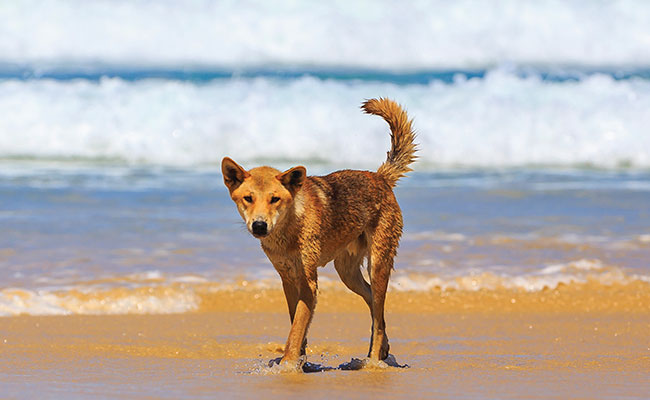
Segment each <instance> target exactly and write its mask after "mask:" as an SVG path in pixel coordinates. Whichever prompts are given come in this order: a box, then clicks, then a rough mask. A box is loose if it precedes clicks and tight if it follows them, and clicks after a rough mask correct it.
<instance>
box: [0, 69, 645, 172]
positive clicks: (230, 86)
mask: <svg viewBox="0 0 650 400" xmlns="http://www.w3.org/2000/svg"><path fill="white" fill-rule="evenodd" d="M375 96H389V97H392V98H395V99H397V100H398V101H400V102H401V103H403V104H404V105H406V106H407V108H408V111H409V112H410V114H411V115H413V116H414V117H415V127H416V128H417V131H418V141H419V142H420V152H419V156H420V157H421V159H420V162H419V163H418V164H417V166H416V167H419V168H425V167H426V165H427V164H429V165H430V164H431V163H435V164H438V165H441V164H442V165H458V164H460V165H474V166H518V165H527V164H552V165H574V164H582V163H587V164H592V165H596V166H604V167H612V166H617V165H619V164H626V165H629V164H631V165H633V166H640V167H648V166H650V133H648V132H649V131H648V129H647V127H648V126H650V113H648V111H647V110H648V109H650V81H647V80H635V79H632V80H624V81H616V80H614V79H613V78H611V77H609V76H604V75H594V76H591V77H588V78H585V79H583V80H581V81H577V82H563V83H558V82H548V81H542V80H541V79H539V78H537V77H535V76H531V77H527V78H523V77H520V76H517V75H516V74H513V73H510V72H508V71H506V70H495V71H492V72H490V73H489V74H488V75H487V76H486V77H485V78H484V79H471V80H463V79H458V80H457V81H456V82H455V83H454V84H451V85H445V84H441V83H432V84H430V85H402V86H396V85H392V84H387V83H368V82H366V83H362V82H357V83H344V82H340V81H322V80H318V79H313V78H300V79H295V80H291V81H278V80H273V79H266V78H259V79H243V80H238V79H234V80H221V81H213V82H211V83H208V84H204V85H195V84H192V83H189V82H177V81H158V80H148V81H140V82H136V83H130V82H126V81H123V80H120V79H104V80H101V81H100V82H99V83H92V82H88V81H72V82H57V81H25V82H21V81H4V82H0V110H2V118H0V157H16V156H27V157H37V158H48V157H54V158H57V157H64V158H65V157H72V158H75V157H79V158H91V159H93V158H109V159H121V160H125V161H128V162H146V163H156V164H164V165H198V164H205V163H208V164H210V163H217V162H219V160H220V159H221V157H222V156H223V155H230V156H233V157H235V158H236V159H237V160H238V161H241V162H244V163H247V164H251V163H257V162H260V161H269V160H270V161H275V162H277V161H281V160H291V161H292V162H296V161H305V160H306V161H311V162H312V163H314V162H315V161H323V162H328V163H333V164H340V165H345V166H350V167H355V166H364V167H367V168H376V166H377V165H378V164H379V163H380V162H381V161H382V160H383V159H384V158H385V152H386V149H387V148H388V146H389V139H388V134H387V126H386V124H385V123H384V122H383V121H381V119H380V118H377V117H371V116H367V115H363V114H362V113H361V112H360V111H359V108H358V106H359V103H360V102H361V101H362V100H363V99H365V98H369V97H375ZM262 143H263V145H261V144H262Z"/></svg>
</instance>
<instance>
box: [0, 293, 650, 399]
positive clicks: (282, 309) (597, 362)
mask: <svg viewBox="0 0 650 400" xmlns="http://www.w3.org/2000/svg"><path fill="white" fill-rule="evenodd" d="M556 292H557V293H556V294H553V293H552V291H549V293H548V299H547V300H546V301H544V302H543V306H542V302H541V300H539V299H541V298H542V297H541V296H539V293H537V294H530V293H518V294H517V296H516V297H512V295H513V293H502V295H496V294H495V293H487V292H486V293H474V292H466V293H460V294H459V293H455V294H454V295H455V297H454V296H441V295H440V293H434V292H431V293H426V294H423V293H419V294H414V293H409V292H396V291H391V292H389V296H388V301H387V305H388V310H387V316H386V319H387V328H388V334H389V337H390V343H391V353H392V354H394V355H395V357H396V360H397V362H398V363H400V364H408V365H409V366H410V368H406V369H399V368H388V369H386V370H381V371H379V370H362V371H339V370H334V371H326V372H320V373H313V374H297V373H289V374H271V373H270V372H271V371H270V370H269V369H268V368H267V367H266V366H265V365H266V363H267V362H268V360H270V359H273V358H276V357H278V356H279V355H280V354H281V352H282V348H283V345H284V340H285V339H286V334H287V332H288V330H289V318H288V315H287V312H286V305H285V304H284V299H283V296H282V293H281V290H278V289H267V290H258V291H253V290H250V289H247V290H239V291H232V292H231V293H229V294H228V295H225V294H226V293H221V295H222V296H219V297H218V298H219V302H217V303H213V304H209V305H206V308H204V309H203V311H197V312H191V313H183V314H158V315H70V316H16V317H3V318H0V321H1V322H2V323H1V325H0V326H1V328H0V357H1V358H2V359H3V363H2V364H1V365H0V386H4V387H7V388H8V392H7V395H8V396H9V397H11V396H12V393H13V394H15V395H16V396H18V395H20V396H24V395H26V394H34V395H41V396H43V397H44V398H55V397H68V398H76V397H78V398H83V397H87V396H88V395H89V394H93V395H97V396H99V397H115V396H120V397H125V398H138V399H139V398H151V397H157V398H178V397H187V396H192V397H196V398H210V397H213V396H214V395H215V394H222V395H228V396H230V397H235V398H247V397H251V396H253V397H254V396H259V395H260V394H261V393H267V392H268V393H273V394H274V395H280V396H284V397H286V398H297V397H304V396H305V395H307V394H309V396H310V397H311V398H327V397H331V396H333V395H336V396H345V397H351V398H364V397H367V395H368V394H370V393H381V394H383V395H386V394H390V395H392V396H397V397H401V396H410V397H416V398H421V397H430V396H433V395H435V397H440V398H458V397H465V398H477V399H485V398H494V397H499V398H566V397H576V396H577V397H587V398H621V397H628V398H639V399H640V398H644V397H646V396H647V393H648V391H649V390H650V383H648V381H647V376H648V374H649V373H650V343H649V342H648V336H647V332H648V331H649V329H650V310H649V306H650V301H649V300H648V299H649V297H650V294H649V293H650V291H648V290H647V286H645V285H644V284H639V286H638V287H635V288H630V287H623V288H622V287H616V286H609V287H603V288H600V291H593V290H580V289H578V288H576V287H568V288H558V289H557V290H556ZM256 295H257V296H256ZM533 295H535V296H536V297H535V298H537V299H538V300H539V301H538V302H537V303H535V302H534V301H532V300H531V298H532V296H533ZM509 296H510V297H509ZM319 298H320V301H319V304H318V306H317V308H316V315H315V317H314V321H313V323H312V326H311V328H310V331H309V336H308V337H309V344H308V350H307V360H308V361H309V362H312V363H318V364H322V365H323V366H329V367H336V366H338V365H339V364H342V363H346V362H349V361H350V360H351V359H352V358H363V357H364V356H365V354H366V352H367V346H368V338H369V332H370V316H369V315H368V311H367V309H366V305H365V303H363V302H362V300H361V299H360V298H358V296H356V295H354V294H352V293H349V292H344V291H342V290H331V289H330V288H324V289H323V290H322V291H321V295H320V296H319ZM450 298H452V299H453V301H450ZM444 299H446V301H445V303H442V300H444ZM468 299H473V300H471V303H470V304H473V305H474V306H473V307H470V308H466V307H464V306H463V304H467V303H464V302H465V301H467V300H468ZM512 299H515V302H514V303H513V302H512V301H511V300H512ZM592 301H593V303H592ZM549 304H550V305H551V306H549ZM226 305H227V306H228V307H229V308H228V310H226V309H225V308H224V307H226ZM217 309H218V311H216V310H217ZM124 388H128V390H127V391H126V392H123V390H125V389H124ZM126 394H128V395H126ZM298 394H301V395H298Z"/></svg>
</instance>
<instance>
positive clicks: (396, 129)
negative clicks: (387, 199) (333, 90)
mask: <svg viewBox="0 0 650 400" xmlns="http://www.w3.org/2000/svg"><path fill="white" fill-rule="evenodd" d="M361 109H362V110H363V111H365V112H366V113H367V114H374V115H379V116H380V117H382V118H383V119H384V120H386V122H388V125H389V126H390V141H391V147H390V151H389V152H388V153H387V157H386V161H385V162H384V163H383V164H382V165H381V166H380V167H379V168H378V169H377V173H378V174H380V175H383V176H384V178H385V179H386V180H387V181H388V182H389V183H390V185H391V186H395V184H396V183H397V181H398V180H399V178H401V177H403V176H405V175H406V173H407V172H409V171H412V169H411V168H410V167H409V165H410V164H411V163H413V162H414V161H415V160H416V159H417V156H416V155H415V152H416V151H417V145H416V144H415V142H414V140H415V132H413V127H412V124H413V121H412V120H409V118H408V115H407V114H406V111H404V110H403V109H402V107H400V105H399V104H397V103H395V102H394V101H392V100H390V99H386V98H379V99H370V100H367V101H366V102H364V103H363V104H362V105H361Z"/></svg>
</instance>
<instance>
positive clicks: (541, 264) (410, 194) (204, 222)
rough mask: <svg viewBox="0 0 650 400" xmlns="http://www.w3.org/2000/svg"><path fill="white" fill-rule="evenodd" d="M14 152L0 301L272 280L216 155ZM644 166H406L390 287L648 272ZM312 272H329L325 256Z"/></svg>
mask: <svg viewBox="0 0 650 400" xmlns="http://www.w3.org/2000/svg"><path fill="white" fill-rule="evenodd" d="M16 165H18V166H20V168H18V167H16ZM12 166H13V168H14V170H13V172H10V173H8V172H6V173H5V174H4V175H3V176H2V178H1V179H2V180H1V181H0V192H1V193H0V198H2V202H1V203H0V205H1V208H2V210H1V211H2V214H1V218H2V222H3V228H4V232H3V241H2V246H0V247H1V249H0V268H2V269H3V270H4V271H6V272H7V273H6V274H3V275H2V278H0V288H1V289H0V290H1V292H0V294H1V297H0V313H2V314H4V315H16V314H21V313H28V314H62V313H63V314H66V313H99V314H101V313H132V312H136V313H160V312H162V313H166V312H183V311H191V310H195V309H197V308H199V307H200V306H201V304H200V303H201V300H200V299H201V298H202V296H204V295H205V294H206V293H209V292H211V291H222V290H231V289H233V288H245V287H246V286H248V287H262V288H264V287H270V288H274V287H278V285H279V279H278V278H277V277H276V273H275V271H274V270H273V268H272V266H271V265H270V263H269V262H268V260H266V258H265V256H264V254H263V253H262V251H261V250H260V249H259V243H258V241H257V240H256V239H254V238H253V237H251V236H250V235H249V234H248V232H247V231H246V230H245V229H244V227H243V224H242V223H241V221H240V219H239V218H240V217H239V216H238V215H237V213H236V210H235V207H234V205H233V204H232V202H231V200H230V199H229V197H228V195H227V191H226V190H225V188H224V187H223V186H222V183H221V177H220V175H219V174H218V173H216V172H215V170H214V169H207V168H206V169H204V170H198V171H196V170H189V169H165V168H163V169H157V168H151V167H135V168H128V167H115V166H97V165H94V166H93V165H83V166H79V165H77V166H75V168H71V170H70V171H65V170H64V169H62V168H61V167H59V168H58V169H52V168H51V166H48V164H45V165H43V164H41V163H37V162H36V163H35V162H22V164H21V163H17V162H15V161H14V162H12ZM64 166H65V164H64ZM215 169H216V168H215ZM319 169H320V170H326V169H327V166H323V165H320V166H317V167H316V170H317V171H318V170H319ZM649 178H650V176H649V175H648V174H647V173H646V172H640V171H636V172H634V171H632V172H626V171H620V172H612V171H598V170H592V171H587V170H549V169H547V170H526V169H524V170H488V171H478V170H468V171H458V170H456V171H454V170H450V171H444V172H416V173H414V174H412V176H410V177H409V178H407V179H405V180H404V181H403V182H402V183H401V185H400V186H399V187H398V188H397V190H396V193H397V197H398V199H399V201H400V204H401V207H402V210H403V214H404V221H405V231H404V237H403V239H402V243H401V247H400V251H399V255H398V258H397V262H396V270H395V273H394V274H393V278H392V283H391V287H392V289H393V290H417V291H430V290H440V289H442V290H453V289H456V290H458V289H460V290H469V291H474V290H479V289H488V290H496V289H502V288H506V289H517V290H523V291H533V292H535V291H540V290H543V289H545V288H550V289H553V288H555V287H557V286H558V285H559V284H573V283H575V284H580V283H585V282H587V281H596V282H599V283H600V284H605V285H607V284H614V283H631V282H635V281H639V282H648V281H649V280H650V266H649V265H648V262H647V260H649V259H650V232H649V231H648V226H650V206H649V204H650V187H647V185H646V182H648V181H650V179H649ZM320 274H321V282H322V285H327V284H328V282H329V281H336V280H337V278H336V275H335V273H334V271H333V269H332V268H331V267H326V268H324V269H322V270H321V272H320Z"/></svg>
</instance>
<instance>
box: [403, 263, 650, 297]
mask: <svg viewBox="0 0 650 400" xmlns="http://www.w3.org/2000/svg"><path fill="white" fill-rule="evenodd" d="M648 278H650V277H648V276H646V275H639V274H627V273H625V272H624V271H623V270H622V269H620V268H618V267H615V266H608V265H605V264H603V263H602V262H601V261H600V260H585V259H581V260H576V261H572V262H568V263H562V264H554V265H549V266H547V267H544V268H542V269H541V270H539V271H534V272H529V273H522V274H520V275H505V274H503V275H502V274H497V273H496V272H493V271H477V272H476V273H471V272H470V273H466V274H464V275H460V276H441V275H430V274H421V273H408V272H406V273H403V272H396V273H395V274H394V275H393V277H392V278H391V282H390V286H391V288H393V289H394V290H399V291H428V290H433V289H440V290H468V291H476V290H495V289H513V290H524V291H527V292H538V291H540V290H544V289H555V288H557V287H558V286H559V285H562V284H563V285H570V284H576V283H577V284H580V283H586V282H589V281H593V282H598V283H600V284H603V285H612V284H617V283H618V284H627V283H630V282H632V281H646V282H647V281H648Z"/></svg>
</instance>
